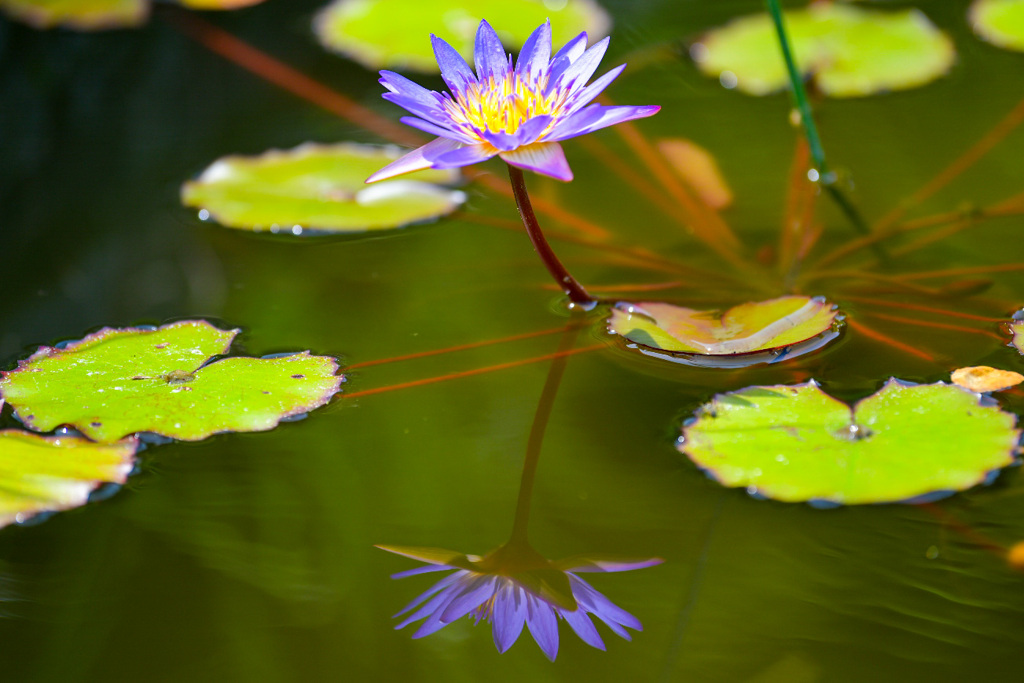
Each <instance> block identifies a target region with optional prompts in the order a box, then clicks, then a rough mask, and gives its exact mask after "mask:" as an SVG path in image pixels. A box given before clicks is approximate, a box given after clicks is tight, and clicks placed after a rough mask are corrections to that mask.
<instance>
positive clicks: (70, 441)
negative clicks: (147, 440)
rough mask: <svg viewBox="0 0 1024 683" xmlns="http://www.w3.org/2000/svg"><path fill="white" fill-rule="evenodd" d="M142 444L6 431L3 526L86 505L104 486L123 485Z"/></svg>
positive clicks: (0, 497)
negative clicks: (101, 442)
mask: <svg viewBox="0 0 1024 683" xmlns="http://www.w3.org/2000/svg"><path fill="white" fill-rule="evenodd" d="M137 447H138V442H137V441H136V440H135V439H125V440H123V441H119V442H117V443H112V444H98V443H93V442H92V441H89V440H88V439H83V438H81V437H74V436H40V435H38V434H30V433H28V432H23V431H20V430H17V429H5V430H2V431H0V526H6V525H8V524H11V523H14V522H24V521H26V520H27V519H29V518H30V517H32V516H33V515H35V514H38V513H40V512H48V511H52V510H67V509H68V508H73V507H78V506H79V505H84V504H85V503H86V502H87V501H88V500H89V494H91V493H92V492H93V491H94V490H95V489H96V488H97V487H99V486H101V485H102V484H104V483H113V484H123V483H124V481H125V479H127V478H128V473H129V472H131V469H132V465H133V462H134V456H135V450H136V448H137Z"/></svg>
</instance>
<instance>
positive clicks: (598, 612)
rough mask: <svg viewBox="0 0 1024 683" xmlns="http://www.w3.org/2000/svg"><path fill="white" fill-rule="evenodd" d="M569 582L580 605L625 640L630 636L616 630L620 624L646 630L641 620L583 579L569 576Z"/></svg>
mask: <svg viewBox="0 0 1024 683" xmlns="http://www.w3.org/2000/svg"><path fill="white" fill-rule="evenodd" d="M569 581H570V583H571V584H572V594H573V595H575V596H576V600H577V601H578V602H579V604H580V605H581V606H582V607H584V608H585V609H586V610H587V611H588V612H590V613H591V614H593V615H594V616H596V617H597V618H598V619H600V620H601V621H603V622H604V623H606V624H608V627H609V628H611V629H612V630H613V631H615V632H616V633H618V634H619V635H621V636H622V637H623V638H626V639H627V640H628V639H629V635H628V634H626V632H625V631H623V630H622V629H620V628H616V627H617V626H618V625H619V624H621V625H623V626H628V627H630V628H631V629H634V630H636V631H642V630H643V629H644V627H643V625H642V624H641V623H640V620H639V619H637V618H636V617H634V616H633V615H632V614H630V613H629V612H627V611H626V610H624V609H622V608H621V607H619V606H618V605H616V604H615V603H613V602H612V601H611V600H609V599H608V598H606V597H605V596H604V595H603V594H601V593H599V592H598V591H596V590H594V589H593V588H592V587H591V585H590V584H589V583H587V582H586V581H584V580H583V579H581V578H579V577H577V576H574V575H572V574H569Z"/></svg>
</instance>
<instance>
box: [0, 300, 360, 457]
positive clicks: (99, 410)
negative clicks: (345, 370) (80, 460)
mask: <svg viewBox="0 0 1024 683" xmlns="http://www.w3.org/2000/svg"><path fill="white" fill-rule="evenodd" d="M237 333H238V331H237V330H231V331H224V330H219V329H217V328H216V327H213V326H212V325H210V324H209V323H207V322H205V321H201V320H199V321H195V320H191V321H184V322H178V323H172V324H170V325H165V326H164V327H161V328H159V329H138V328H128V329H112V328H104V329H102V330H100V331H99V332H96V333H94V334H90V335H89V336H87V337H85V338H84V339H82V340H80V341H77V342H74V343H71V344H68V345H66V346H64V347H63V348H56V347H48V346H44V347H41V348H40V349H39V350H38V351H36V352H35V353H34V354H32V356H31V357H29V358H28V359H27V360H23V361H21V362H20V363H18V367H17V368H16V369H15V370H11V371H9V372H5V373H0V394H2V395H3V396H4V398H6V399H7V401H8V402H9V403H10V404H11V405H12V406H13V407H14V409H15V415H16V416H17V417H18V419H20V420H21V421H22V423H23V424H25V425H26V426H27V427H29V428H31V429H34V430H37V431H49V430H51V429H54V428H56V427H58V426H60V425H64V424H67V425H72V426H74V427H75V428H76V429H78V430H79V431H80V432H82V433H83V434H85V435H86V436H88V437H89V438H91V439H94V440H96V441H103V442H111V441H116V440H118V439H120V438H122V437H123V436H125V435H127V434H134V433H136V432H154V433H156V434H162V435H164V436H169V437H172V438H175V439H182V440H185V441H198V440H199V439H204V438H206V437H208V436H210V435H211V434H216V433H218V432H228V431H235V432H243V431H244V432H251V431H264V430H267V429H273V428H274V427H276V426H277V424H278V422H280V421H281V419H282V418H285V417H290V416H295V415H299V414H302V413H306V412H308V411H310V410H313V409H314V408H318V407H320V406H322V405H324V404H325V403H327V401H328V400H329V399H330V398H331V396H333V395H334V394H336V393H337V392H338V390H339V388H340V386H341V382H342V381H343V378H342V377H340V376H337V375H336V374H335V373H336V372H337V369H338V366H337V363H335V361H334V359H333V358H329V357H325V356H311V355H309V353H308V352H303V353H298V354H293V355H288V356H280V357H275V358H247V357H237V356H236V357H231V358H224V359H221V360H217V361H215V362H212V363H207V361H209V360H210V359H211V357H212V356H215V355H219V354H223V353H226V352H227V350H228V347H229V346H230V345H231V341H232V340H233V339H234V337H235V335H236V334H237Z"/></svg>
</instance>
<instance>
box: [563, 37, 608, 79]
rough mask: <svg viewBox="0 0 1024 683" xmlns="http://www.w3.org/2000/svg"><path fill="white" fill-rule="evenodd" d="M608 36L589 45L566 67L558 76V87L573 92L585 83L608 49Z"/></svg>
mask: <svg viewBox="0 0 1024 683" xmlns="http://www.w3.org/2000/svg"><path fill="white" fill-rule="evenodd" d="M610 40H611V39H610V38H604V39H603V40H601V41H599V42H597V43H594V44H593V45H591V46H590V47H589V48H588V49H587V51H586V52H584V53H583V55H582V56H581V57H580V58H579V59H577V60H576V61H575V62H573V63H572V64H571V65H570V66H569V68H567V69H566V70H565V71H564V72H563V73H562V75H561V76H560V77H559V80H560V81H561V84H560V85H559V88H561V89H564V90H568V91H569V92H575V91H576V90H577V89H579V88H581V87H583V86H584V85H586V83H587V81H589V80H590V77H591V76H593V75H594V72H595V71H597V67H598V66H599V65H600V64H601V60H602V59H604V53H605V52H606V51H607V50H608V42H609V41H610Z"/></svg>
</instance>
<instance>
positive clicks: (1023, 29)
mask: <svg viewBox="0 0 1024 683" xmlns="http://www.w3.org/2000/svg"><path fill="white" fill-rule="evenodd" d="M967 16H968V20H969V21H970V23H971V27H972V28H973V29H974V32H975V33H976V34H978V37H979V38H981V39H982V40H985V41H988V42H990V43H992V44H993V45H996V46H998V47H1001V48H1005V49H1007V50H1017V51H1019V52H1024V0H976V1H975V2H974V4H972V5H971V9H970V10H968V15H967Z"/></svg>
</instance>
